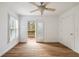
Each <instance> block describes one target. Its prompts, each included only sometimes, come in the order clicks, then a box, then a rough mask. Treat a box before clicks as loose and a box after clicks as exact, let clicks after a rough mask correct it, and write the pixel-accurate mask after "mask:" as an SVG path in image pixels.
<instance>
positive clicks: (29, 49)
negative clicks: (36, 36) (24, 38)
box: [3, 39, 79, 57]
mask: <svg viewBox="0 0 79 59" xmlns="http://www.w3.org/2000/svg"><path fill="white" fill-rule="evenodd" d="M78 56H79V54H77V53H75V52H74V51H72V50H71V49H69V48H67V47H65V46H64V45H62V44H60V43H36V42H35V40H33V39H30V40H28V42H27V43H19V44H18V45H16V46H15V47H14V48H13V49H11V50H10V51H8V52H7V53H6V54H5V55H3V57H78Z"/></svg>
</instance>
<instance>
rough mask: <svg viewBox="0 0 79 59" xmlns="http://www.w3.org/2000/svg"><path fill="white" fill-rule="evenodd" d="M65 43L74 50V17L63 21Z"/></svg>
mask: <svg viewBox="0 0 79 59" xmlns="http://www.w3.org/2000/svg"><path fill="white" fill-rule="evenodd" d="M62 36H63V43H64V44H65V45H66V46H67V47H69V48H71V49H74V21H73V17H72V16H68V17H65V18H64V19H63V35H62Z"/></svg>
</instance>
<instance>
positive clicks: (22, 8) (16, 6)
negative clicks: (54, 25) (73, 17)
mask: <svg viewBox="0 0 79 59" xmlns="http://www.w3.org/2000/svg"><path fill="white" fill-rule="evenodd" d="M5 4H7V5H8V6H9V7H10V8H11V9H13V10H15V12H17V13H18V14H20V15H40V12H39V11H37V12H34V13H31V12H30V11H31V10H34V9H36V8H37V7H36V6H34V5H32V4H31V3H29V2H8V3H5ZM37 4H38V5H39V2H37ZM77 4H79V3H78V2H50V3H49V4H48V5H47V7H49V8H55V9H56V11H55V12H52V11H45V12H44V15H59V14H61V13H63V12H65V11H66V10H68V9H70V8H72V7H74V6H76V5H77Z"/></svg>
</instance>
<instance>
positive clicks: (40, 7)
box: [31, 2, 56, 15]
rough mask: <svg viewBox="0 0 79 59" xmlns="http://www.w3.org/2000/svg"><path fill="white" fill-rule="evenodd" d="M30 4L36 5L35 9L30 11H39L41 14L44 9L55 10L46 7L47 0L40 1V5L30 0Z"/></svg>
mask: <svg viewBox="0 0 79 59" xmlns="http://www.w3.org/2000/svg"><path fill="white" fill-rule="evenodd" d="M31 4H33V5H34V6H36V7H37V9H35V10H32V11H31V13H33V12H36V11H40V13H41V15H43V13H44V11H45V10H47V11H55V10H56V9H55V8H47V7H46V6H47V5H48V2H40V5H37V4H36V3H34V2H31Z"/></svg>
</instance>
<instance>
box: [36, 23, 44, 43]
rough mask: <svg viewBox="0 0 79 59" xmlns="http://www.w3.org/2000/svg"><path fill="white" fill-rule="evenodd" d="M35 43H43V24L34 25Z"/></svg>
mask: <svg viewBox="0 0 79 59" xmlns="http://www.w3.org/2000/svg"><path fill="white" fill-rule="evenodd" d="M36 41H37V42H43V41H44V24H43V22H37V24H36Z"/></svg>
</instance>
